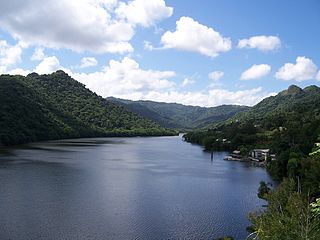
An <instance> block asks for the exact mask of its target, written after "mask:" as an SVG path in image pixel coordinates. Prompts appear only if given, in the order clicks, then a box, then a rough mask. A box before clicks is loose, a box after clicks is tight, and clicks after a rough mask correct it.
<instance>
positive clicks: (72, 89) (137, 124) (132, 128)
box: [0, 71, 174, 145]
mask: <svg viewBox="0 0 320 240" xmlns="http://www.w3.org/2000/svg"><path fill="white" fill-rule="evenodd" d="M0 102H1V105H0V126H1V127H0V144H4V145H12V144H20V143H25V142H31V141H38V140H47V139H60V138H76V137H94V136H137V135H147V136H149V135H171V134H174V132H173V131H171V130H166V129H164V128H162V127H160V126H159V125H158V124H156V123H153V122H152V121H150V120H147V119H145V118H143V117H140V116H138V115H137V114H135V113H132V112H131V111H129V110H127V109H126V108H125V107H123V106H119V105H116V104H114V103H112V102H110V101H107V100H106V99H103V98H102V97H100V96H98V95H96V94H95V93H93V92H91V91H90V90H88V89H87V88H85V86H84V85H83V84H81V83H79V82H77V81H76V80H74V79H72V78H71V77H70V76H68V75H67V74H66V73H64V72H63V71H57V72H55V73H52V74H50V75H38V74H36V73H32V74H29V75H28V76H27V77H23V76H10V75H1V76H0Z"/></svg>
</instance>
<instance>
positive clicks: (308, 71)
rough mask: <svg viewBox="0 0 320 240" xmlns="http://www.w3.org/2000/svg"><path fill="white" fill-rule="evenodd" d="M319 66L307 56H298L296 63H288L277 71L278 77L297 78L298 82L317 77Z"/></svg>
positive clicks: (287, 79)
mask: <svg viewBox="0 0 320 240" xmlns="http://www.w3.org/2000/svg"><path fill="white" fill-rule="evenodd" d="M316 75H317V66H316V65H315V64H314V63H313V62H312V60H311V59H309V58H306V57H297V59H296V63H295V64H293V63H286V64H285V65H283V66H282V67H281V68H280V69H279V70H278V71H277V72H276V75H275V76H276V78H278V79H281V80H285V81H289V80H295V81H298V82H301V81H305V80H311V79H316V77H317V76H316Z"/></svg>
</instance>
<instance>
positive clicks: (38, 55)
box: [30, 47, 46, 61]
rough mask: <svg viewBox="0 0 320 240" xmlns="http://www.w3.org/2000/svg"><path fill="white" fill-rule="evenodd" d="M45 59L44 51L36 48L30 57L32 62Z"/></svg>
mask: <svg viewBox="0 0 320 240" xmlns="http://www.w3.org/2000/svg"><path fill="white" fill-rule="evenodd" d="M45 57H46V55H45V54H44V49H43V48H41V47H40V48H39V47H38V48H36V49H35V50H34V53H33V54H32V56H31V58H30V59H31V60H32V61H41V60H43V59H44V58H45Z"/></svg>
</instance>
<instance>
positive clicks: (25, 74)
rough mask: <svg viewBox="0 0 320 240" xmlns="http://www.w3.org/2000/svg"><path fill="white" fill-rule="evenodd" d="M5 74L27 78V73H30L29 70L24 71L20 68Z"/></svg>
mask: <svg viewBox="0 0 320 240" xmlns="http://www.w3.org/2000/svg"><path fill="white" fill-rule="evenodd" d="M6 73H7V74H11V75H22V76H27V75H28V74H29V73H31V71H29V70H24V69H22V68H15V69H12V70H10V71H7V72H6Z"/></svg>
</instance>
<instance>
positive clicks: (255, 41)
mask: <svg viewBox="0 0 320 240" xmlns="http://www.w3.org/2000/svg"><path fill="white" fill-rule="evenodd" d="M280 46H281V40H280V38H278V37H276V36H263V35H262V36H254V37H251V38H248V39H241V40H239V42H238V46H237V47H238V48H256V49H258V50H261V51H264V52H267V51H271V50H274V49H277V48H280Z"/></svg>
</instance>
